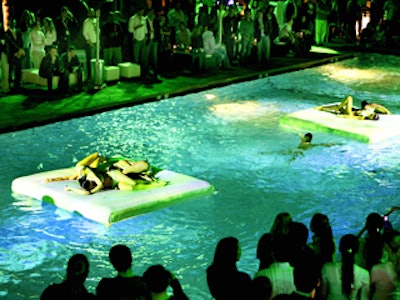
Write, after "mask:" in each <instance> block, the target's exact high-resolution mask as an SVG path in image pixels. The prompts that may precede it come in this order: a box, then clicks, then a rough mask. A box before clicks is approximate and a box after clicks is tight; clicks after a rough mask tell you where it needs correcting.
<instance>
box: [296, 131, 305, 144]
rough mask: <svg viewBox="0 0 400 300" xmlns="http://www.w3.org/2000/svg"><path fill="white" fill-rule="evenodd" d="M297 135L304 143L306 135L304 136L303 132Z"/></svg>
mask: <svg viewBox="0 0 400 300" xmlns="http://www.w3.org/2000/svg"><path fill="white" fill-rule="evenodd" d="M297 134H298V136H299V138H300V140H301V141H302V142H304V134H302V133H301V132H298V133H297Z"/></svg>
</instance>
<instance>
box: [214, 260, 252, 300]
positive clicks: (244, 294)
mask: <svg viewBox="0 0 400 300" xmlns="http://www.w3.org/2000/svg"><path fill="white" fill-rule="evenodd" d="M207 284H208V288H209V290H210V293H211V295H212V296H213V297H214V299H216V300H226V299H231V300H235V299H238V300H239V299H240V300H242V299H247V298H248V296H249V293H250V287H251V277H250V276H249V275H248V274H246V273H244V272H240V271H238V270H220V269H218V268H216V267H215V266H214V265H211V266H210V267H209V268H208V269H207Z"/></svg>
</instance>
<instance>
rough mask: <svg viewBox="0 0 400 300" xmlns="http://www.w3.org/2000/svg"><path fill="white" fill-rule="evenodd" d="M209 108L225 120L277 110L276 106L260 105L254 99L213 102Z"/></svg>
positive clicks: (251, 117) (245, 118)
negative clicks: (234, 101) (221, 102)
mask: <svg viewBox="0 0 400 300" xmlns="http://www.w3.org/2000/svg"><path fill="white" fill-rule="evenodd" d="M209 109H210V110H211V111H212V113H213V114H214V115H216V116H218V117H220V118H223V119H225V120H227V121H243V120H248V119H254V118H257V117H259V116H262V115H265V113H271V112H273V111H278V108H277V107H275V108H272V107H271V106H268V107H266V106H262V105H261V104H260V103H258V102H254V101H242V102H237V103H223V104H215V105H213V106H211V107H210V108H209Z"/></svg>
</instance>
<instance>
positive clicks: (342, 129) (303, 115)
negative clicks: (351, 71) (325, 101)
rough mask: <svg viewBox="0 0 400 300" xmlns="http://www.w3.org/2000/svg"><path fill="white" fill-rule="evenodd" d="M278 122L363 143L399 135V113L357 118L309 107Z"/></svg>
mask: <svg viewBox="0 0 400 300" xmlns="http://www.w3.org/2000/svg"><path fill="white" fill-rule="evenodd" d="M333 104H335V103H333ZM330 105H331V104H330ZM280 123H281V124H283V125H288V126H292V127H297V128H299V129H303V130H308V131H311V132H314V131H319V132H328V133H333V134H337V135H340V136H344V137H348V138H352V139H355V140H358V141H360V142H364V143H376V142H380V141H382V140H386V139H389V138H392V137H395V136H399V135H400V115H382V114H380V115H379V120H357V119H348V118H344V117H342V116H337V115H335V114H334V113H331V112H325V111H320V110H316V109H314V108H310V109H305V110H300V111H297V112H294V113H290V114H287V115H285V116H283V117H282V118H281V119H280Z"/></svg>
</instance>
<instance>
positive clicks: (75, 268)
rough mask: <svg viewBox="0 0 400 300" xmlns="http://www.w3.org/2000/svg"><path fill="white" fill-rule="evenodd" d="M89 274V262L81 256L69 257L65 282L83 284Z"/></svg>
mask: <svg viewBox="0 0 400 300" xmlns="http://www.w3.org/2000/svg"><path fill="white" fill-rule="evenodd" d="M88 274H89V260H88V259H87V257H86V256H85V255H83V254H75V255H73V256H71V258H70V259H69V261H68V266H67V281H68V282H73V283H79V284H83V283H84V282H85V280H86V277H87V276H88Z"/></svg>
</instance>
